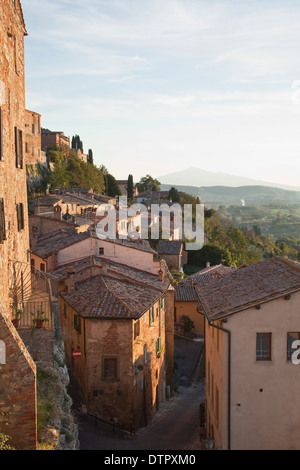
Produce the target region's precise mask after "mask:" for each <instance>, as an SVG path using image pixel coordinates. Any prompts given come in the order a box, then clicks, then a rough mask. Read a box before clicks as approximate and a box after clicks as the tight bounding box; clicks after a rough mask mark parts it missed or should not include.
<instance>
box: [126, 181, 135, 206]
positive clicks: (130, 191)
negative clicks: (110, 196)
mask: <svg viewBox="0 0 300 470" xmlns="http://www.w3.org/2000/svg"><path fill="white" fill-rule="evenodd" d="M133 193H134V187H133V176H132V175H129V176H128V180H127V198H128V200H129V201H132V200H133Z"/></svg>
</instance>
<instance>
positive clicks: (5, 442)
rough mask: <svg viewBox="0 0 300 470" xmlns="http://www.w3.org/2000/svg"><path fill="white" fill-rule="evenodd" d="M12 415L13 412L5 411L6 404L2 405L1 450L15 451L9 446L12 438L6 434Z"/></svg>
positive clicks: (0, 407)
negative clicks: (5, 429)
mask: <svg viewBox="0 0 300 470" xmlns="http://www.w3.org/2000/svg"><path fill="white" fill-rule="evenodd" d="M10 415H11V412H9V411H7V410H6V409H5V405H4V403H0V450H15V449H14V448H13V447H12V446H11V445H10V444H9V441H10V440H11V437H10V436H9V435H8V434H6V433H5V432H4V428H5V427H6V426H8V421H9V416H10Z"/></svg>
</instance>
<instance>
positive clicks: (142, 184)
mask: <svg viewBox="0 0 300 470" xmlns="http://www.w3.org/2000/svg"><path fill="white" fill-rule="evenodd" d="M137 188H138V191H139V193H140V194H141V193H144V192H145V191H160V182H159V181H158V180H157V179H154V178H152V176H150V175H146V176H143V177H142V178H141V179H140V181H139V183H137Z"/></svg>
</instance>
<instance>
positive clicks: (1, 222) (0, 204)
mask: <svg viewBox="0 0 300 470" xmlns="http://www.w3.org/2000/svg"><path fill="white" fill-rule="evenodd" d="M4 240H6V231H5V214H4V199H1V198H0V243H3V242H4Z"/></svg>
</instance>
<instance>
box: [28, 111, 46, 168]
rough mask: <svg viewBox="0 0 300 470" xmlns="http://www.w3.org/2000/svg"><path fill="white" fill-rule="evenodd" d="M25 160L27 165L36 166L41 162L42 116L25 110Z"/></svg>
mask: <svg viewBox="0 0 300 470" xmlns="http://www.w3.org/2000/svg"><path fill="white" fill-rule="evenodd" d="M24 137H25V138H24V141H25V158H26V164H30V165H35V164H36V163H37V162H39V161H41V148H42V142H41V115H40V114H38V113H35V112H33V111H29V110H25V134H24Z"/></svg>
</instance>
